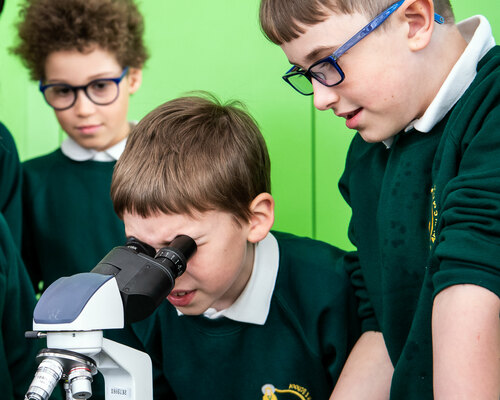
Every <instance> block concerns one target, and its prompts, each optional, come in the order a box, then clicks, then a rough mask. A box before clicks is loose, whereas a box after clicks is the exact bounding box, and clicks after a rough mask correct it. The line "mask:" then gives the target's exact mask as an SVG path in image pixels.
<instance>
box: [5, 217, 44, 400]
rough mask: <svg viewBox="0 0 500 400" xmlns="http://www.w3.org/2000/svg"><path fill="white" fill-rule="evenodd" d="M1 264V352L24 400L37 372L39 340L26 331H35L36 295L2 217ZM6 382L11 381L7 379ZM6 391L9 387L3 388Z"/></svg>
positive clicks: (15, 391) (15, 389) (15, 388)
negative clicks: (31, 337)
mask: <svg viewBox="0 0 500 400" xmlns="http://www.w3.org/2000/svg"><path fill="white" fill-rule="evenodd" d="M0 232H1V233H2V235H1V236H2V240H1V244H0V264H3V265H2V271H1V273H2V275H3V279H4V290H2V291H1V293H0V295H1V297H2V300H1V302H2V306H3V307H2V310H1V315H2V331H1V336H2V339H3V346H4V348H3V349H2V352H3V354H5V360H6V363H7V366H8V370H9V375H10V380H11V382H12V390H13V394H14V398H16V399H20V398H23V397H24V395H25V394H26V390H27V389H28V386H29V384H30V382H31V380H32V378H33V376H34V372H35V369H36V364H35V356H36V354H37V351H38V347H37V346H38V342H37V341H36V340H27V339H25V338H24V332H25V331H27V330H30V329H31V328H32V318H33V309H34V306H35V293H34V291H33V288H32V287H31V283H30V280H29V278H28V275H27V273H26V269H25V268H24V265H23V263H22V261H21V258H20V256H19V253H18V251H17V248H16V246H15V245H14V242H13V240H12V237H10V232H9V230H8V228H7V225H6V222H5V220H4V218H3V217H2V215H1V214H0ZM3 379H8V378H7V377H6V376H4V377H3ZM2 387H4V388H6V387H7V386H5V385H2Z"/></svg>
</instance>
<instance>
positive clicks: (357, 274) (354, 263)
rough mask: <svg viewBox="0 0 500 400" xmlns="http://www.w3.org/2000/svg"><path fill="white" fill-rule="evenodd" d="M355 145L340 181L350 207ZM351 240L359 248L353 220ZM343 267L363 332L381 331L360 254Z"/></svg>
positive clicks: (349, 257)
mask: <svg viewBox="0 0 500 400" xmlns="http://www.w3.org/2000/svg"><path fill="white" fill-rule="evenodd" d="M354 143H355V140H353V143H352V144H351V147H350V148H349V152H348V153H347V158H346V167H345V170H344V173H343V174H342V177H341V178H340V181H339V189H340V192H341V194H342V196H343V197H344V199H345V201H346V202H347V204H349V206H350V207H352V205H351V202H350V191H349V172H350V165H351V163H352V162H351V157H350V155H351V154H352V148H353V146H354ZM349 239H350V241H351V242H352V244H353V245H354V246H356V247H357V242H356V233H355V232H354V224H353V221H352V219H351V222H350V224H349ZM342 265H343V268H344V270H345V271H346V273H347V274H348V276H349V279H350V281H351V285H352V286H353V289H354V293H355V295H356V297H357V299H358V316H359V318H360V319H361V330H362V332H367V331H380V327H379V324H378V322H377V319H376V316H375V311H374V308H373V305H372V304H371V302H370V298H369V295H368V290H367V288H366V285H365V281H364V276H363V271H362V269H361V263H360V260H359V255H358V252H357V251H354V252H350V253H347V254H345V255H344V257H343V258H342Z"/></svg>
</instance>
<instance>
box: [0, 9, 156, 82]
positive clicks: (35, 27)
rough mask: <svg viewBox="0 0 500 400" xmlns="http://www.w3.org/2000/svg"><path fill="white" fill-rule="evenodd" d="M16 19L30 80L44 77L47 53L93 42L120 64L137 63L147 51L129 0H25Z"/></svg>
mask: <svg viewBox="0 0 500 400" xmlns="http://www.w3.org/2000/svg"><path fill="white" fill-rule="evenodd" d="M19 16H20V18H21V20H20V21H19V22H18V23H17V29H18V33H19V38H18V43H17V44H16V45H15V46H14V47H12V48H11V49H10V50H11V52H12V53H13V54H16V55H19V56H20V57H21V59H22V61H23V63H24V64H25V66H26V67H27V68H28V69H29V71H30V76H31V78H32V79H33V80H38V79H43V78H44V77H45V61H46V60H47V57H48V55H49V54H50V53H52V52H54V51H60V50H73V49H76V50H78V51H80V52H85V51H87V50H89V49H91V48H92V46H94V45H97V46H99V47H101V48H103V49H105V50H107V51H109V52H110V53H112V54H114V55H115V57H116V59H117V61H118V63H119V64H120V65H121V66H122V67H125V66H129V67H134V68H142V66H143V64H144V62H145V61H146V59H147V57H148V54H147V50H146V47H145V45H144V43H143V39H142V36H143V33H144V22H143V18H142V15H141V13H140V12H139V10H138V9H137V6H136V4H135V3H134V0H62V1H61V0H25V2H24V3H23V4H22V5H21V9H20V11H19Z"/></svg>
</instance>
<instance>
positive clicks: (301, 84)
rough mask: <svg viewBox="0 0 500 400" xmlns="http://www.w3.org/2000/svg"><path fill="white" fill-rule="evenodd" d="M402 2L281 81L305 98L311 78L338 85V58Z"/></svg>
mask: <svg viewBox="0 0 500 400" xmlns="http://www.w3.org/2000/svg"><path fill="white" fill-rule="evenodd" d="M404 2H405V0H400V1H398V2H397V3H394V4H393V5H392V6H390V7H389V8H387V9H386V10H385V11H382V12H381V13H380V14H379V15H377V16H376V17H375V18H373V20H371V21H370V22H369V23H368V24H367V25H366V26H364V27H363V28H362V29H361V30H360V31H359V32H358V33H356V34H355V35H354V36H353V37H352V38H350V39H349V40H348V41H347V42H345V43H344V44H343V45H342V46H340V47H339V48H338V49H337V50H335V51H334V52H333V54H332V55H329V56H328V57H325V58H322V59H321V60H319V61H316V62H315V63H314V64H313V65H311V66H310V67H309V69H308V70H307V71H305V70H304V69H302V68H300V67H297V66H296V65H294V66H293V67H292V68H290V69H289V70H288V71H287V72H286V74H285V75H283V79H284V80H285V82H287V83H288V84H290V86H291V87H293V88H294V89H295V90H296V91H297V92H299V93H300V94H303V95H305V96H310V95H311V94H313V85H312V81H311V79H312V78H314V79H315V80H317V81H318V82H319V83H321V84H322V85H325V86H328V87H331V86H336V85H338V84H339V83H341V82H342V81H343V80H344V78H345V75H344V72H343V71H342V68H340V66H339V64H338V63H337V60H338V59H339V57H340V56H342V55H343V54H344V53H345V52H346V51H347V50H349V49H350V48H351V47H353V46H354V45H355V44H356V43H358V42H359V41H360V40H361V39H363V38H364V37H366V36H367V35H369V34H370V33H371V32H373V31H374V30H375V29H376V28H378V27H379V26H380V25H381V24H382V23H383V22H384V21H385V20H386V19H387V18H389V16H390V15H391V14H392V13H393V12H394V11H396V10H397V9H398V8H399V6H401V4H403V3H404ZM434 21H436V22H437V23H438V24H442V23H444V18H443V17H442V16H441V15H439V14H434Z"/></svg>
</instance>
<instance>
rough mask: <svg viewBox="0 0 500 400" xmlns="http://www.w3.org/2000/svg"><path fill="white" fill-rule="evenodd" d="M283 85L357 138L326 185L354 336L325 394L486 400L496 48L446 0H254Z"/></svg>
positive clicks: (498, 150) (498, 323) (497, 364)
mask: <svg viewBox="0 0 500 400" xmlns="http://www.w3.org/2000/svg"><path fill="white" fill-rule="evenodd" d="M260 20H261V26H262V28H263V30H264V32H265V34H266V35H267V37H268V38H269V39H270V40H271V41H273V42H274V43H276V44H278V45H279V46H280V47H281V48H282V50H283V51H284V53H285V54H286V56H287V58H288V60H289V61H290V63H291V64H292V67H291V68H290V69H289V70H288V71H287V72H286V73H285V75H284V76H283V78H284V79H285V81H286V82H288V83H289V84H290V85H291V86H292V87H293V88H294V89H295V90H297V91H298V92H299V93H301V94H304V95H314V105H315V106H316V108H318V109H319V110H331V111H333V112H334V113H335V114H336V115H337V116H339V117H341V118H345V120H346V125H347V127H348V128H350V129H354V130H356V131H357V134H356V135H355V137H354V139H353V140H352V142H351V146H350V149H349V152H348V154H347V160H346V166H345V171H344V173H343V176H342V177H341V180H340V190H341V192H342V195H343V196H344V198H345V199H346V201H347V202H348V203H349V205H350V206H351V208H352V218H351V223H350V227H349V237H350V239H351V241H352V242H353V243H354V244H355V246H356V248H357V250H356V251H355V252H354V253H353V254H351V255H350V256H349V257H347V258H346V261H347V263H346V267H347V269H348V271H349V273H350V274H351V280H352V282H353V285H354V286H355V287H356V290H357V293H358V295H359V298H360V307H359V313H360V316H361V317H362V318H363V331H364V333H363V335H362V336H361V338H360V340H359V341H358V343H357V344H356V346H355V348H354V350H353V352H352V353H351V355H350V357H349V360H348V361H347V363H346V367H345V368H344V371H343V373H342V375H341V377H340V379H339V382H338V384H337V386H336V388H335V391H334V392H333V395H332V398H333V399H335V400H341V399H367V398H370V399H387V398H388V397H389V396H390V398H391V399H404V400H411V399H416V400H417V399H418V400H422V399H432V398H436V399H438V400H440V399H495V400H496V399H498V398H499V396H500V318H499V314H500V268H499V263H498V260H499V259H500V244H499V240H498V238H499V237H500V212H499V210H500V185H499V182H500V79H499V76H500V48H499V47H498V46H495V41H494V39H493V37H492V34H491V28H490V26H489V23H488V21H487V20H486V18H484V17H483V16H476V17H472V18H470V19H467V20H465V21H463V22H461V23H459V24H455V22H454V18H453V13H452V9H451V5H450V3H449V1H448V0H434V1H433V0H400V1H397V2H396V1H394V0H377V1H374V0H359V1H353V0H286V1H285V0H262V2H261V10H260Z"/></svg>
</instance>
